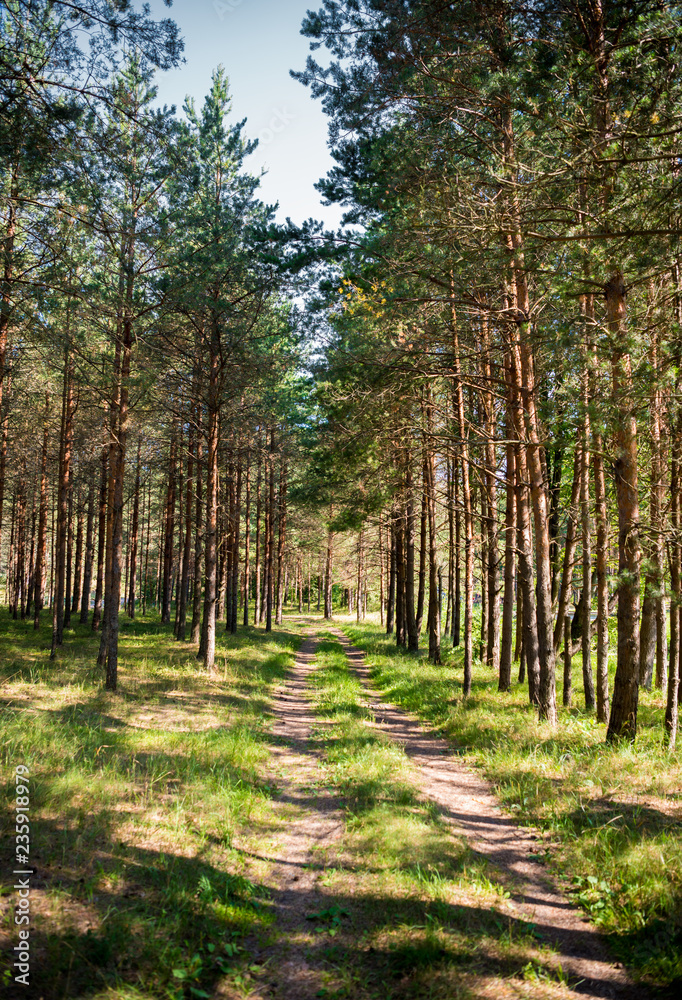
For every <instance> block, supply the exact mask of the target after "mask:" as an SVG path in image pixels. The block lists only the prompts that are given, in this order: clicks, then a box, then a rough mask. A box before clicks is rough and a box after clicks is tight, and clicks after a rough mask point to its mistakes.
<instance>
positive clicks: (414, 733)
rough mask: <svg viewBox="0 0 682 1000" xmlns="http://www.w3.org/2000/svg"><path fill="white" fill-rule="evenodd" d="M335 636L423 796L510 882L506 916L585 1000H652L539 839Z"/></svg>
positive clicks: (358, 654) (341, 637) (340, 635)
mask: <svg viewBox="0 0 682 1000" xmlns="http://www.w3.org/2000/svg"><path fill="white" fill-rule="evenodd" d="M333 631H334V633H335V634H336V635H337V636H338V638H339V641H340V642H341V643H342V645H343V647H344V649H345V651H346V654H347V656H348V658H349V660H350V664H351V667H352V669H353V670H354V671H355V672H356V673H357V675H358V677H359V679H360V680H361V682H362V684H363V687H364V688H365V690H366V692H367V694H368V695H369V698H370V709H371V710H372V711H373V712H374V715H375V720H376V721H375V723H374V724H375V725H376V726H377V727H378V728H379V729H381V730H382V731H383V732H384V733H385V734H387V735H388V736H390V738H391V739H393V740H396V741H397V742H398V743H400V744H402V745H403V746H404V748H405V752H406V753H407V755H408V757H409V758H410V760H411V761H412V762H413V764H415V765H416V766H417V767H418V768H419V771H420V782H419V788H420V791H421V793H422V794H423V795H424V796H426V797H428V798H430V799H432V800H433V801H435V802H436V803H437V804H438V805H439V806H440V809H441V811H442V815H443V817H444V818H445V819H446V820H447V821H448V822H449V823H450V824H451V825H452V827H453V828H454V829H455V830H456V831H457V832H458V833H460V834H464V835H465V836H466V838H467V839H468V841H469V844H470V845H471V847H472V848H473V850H475V851H476V852H477V853H479V854H481V855H482V856H483V857H485V858H486V859H487V860H488V861H489V862H491V863H492V864H493V865H495V867H496V868H497V869H498V871H499V873H500V875H501V877H502V879H503V881H504V882H505V884H507V883H508V885H507V888H508V889H509V891H510V898H509V899H507V900H505V903H504V905H503V906H501V907H500V909H502V910H505V911H506V912H507V913H509V914H510V915H512V916H513V917H515V918H517V919H522V920H527V921H531V922H532V923H533V924H535V925H536V928H537V932H538V933H539V934H541V935H542V939H543V941H544V942H545V943H547V944H549V945H552V946H553V947H555V948H556V949H557V951H558V952H559V956H558V961H559V963H560V965H561V967H562V969H563V971H564V973H566V974H567V975H568V977H569V981H570V982H571V985H572V988H573V990H574V991H576V992H577V993H579V994H581V995H582V996H588V997H610V998H617V1000H621V998H622V1000H625V998H627V1000H635V998H637V1000H644V998H645V997H648V996H649V993H648V992H647V991H645V990H643V989H642V988H641V987H639V986H635V985H634V984H632V982H631V981H630V980H629V978H628V976H627V975H626V973H625V972H624V970H623V969H622V968H621V967H619V966H616V965H614V962H613V960H612V959H611V958H610V956H609V954H608V951H607V949H606V946H605V944H604V942H603V940H602V939H601V937H600V936H599V934H598V932H597V930H596V929H595V928H594V927H593V926H592V925H591V924H590V923H589V922H588V921H587V920H586V918H585V917H584V915H583V914H582V913H581V911H580V910H578V909H576V908H575V907H574V906H573V905H572V904H571V903H570V902H569V901H568V900H567V899H566V897H565V896H563V895H562V894H561V893H560V892H559V891H558V890H557V888H556V886H555V885H553V883H552V881H551V879H550V877H549V875H548V874H547V872H546V870H545V869H544V867H543V866H542V865H541V864H540V863H539V862H538V860H537V859H536V858H533V857H532V855H534V854H536V852H537V850H538V842H537V839H536V838H534V837H533V835H532V833H530V832H529V831H528V830H527V829H523V828H522V827H518V826H516V825H515V824H514V822H513V821H512V820H511V819H508V818H507V817H505V816H504V815H503V814H502V812H501V810H500V807H499V805H498V804H497V800H496V798H495V796H494V794H493V792H492V790H491V788H490V786H489V785H488V783H487V782H486V781H484V780H483V778H481V777H480V775H478V774H477V773H476V772H475V771H472V770H471V769H470V768H468V767H467V766H466V765H465V764H463V763H462V762H461V761H459V760H457V758H456V757H454V756H453V755H452V752H451V748H450V747H449V745H448V743H447V742H446V741H445V740H444V739H442V738H439V737H436V736H432V735H429V734H428V733H427V732H426V731H425V730H424V729H423V728H422V726H421V725H420V724H419V723H418V722H417V721H415V720H414V719H412V718H410V717H409V716H407V715H406V714H405V713H404V712H403V711H402V710H401V709H399V708H396V706H395V705H391V704H390V703H389V702H387V701H385V700H383V699H382V697H381V695H380V694H379V693H378V692H377V691H376V690H375V689H374V687H373V686H372V684H371V681H370V675H369V668H368V666H367V665H366V663H365V661H364V657H363V653H362V651H361V650H359V649H356V648H355V647H354V646H353V645H352V644H351V643H350V641H349V640H348V639H347V637H346V636H345V635H344V634H343V632H341V631H340V630H339V629H333ZM449 751H450V752H449Z"/></svg>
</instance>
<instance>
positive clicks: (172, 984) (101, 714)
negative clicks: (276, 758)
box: [0, 611, 300, 1000]
mask: <svg viewBox="0 0 682 1000" xmlns="http://www.w3.org/2000/svg"><path fill="white" fill-rule="evenodd" d="M122 624H123V628H122V633H121V661H120V671H119V678H120V690H119V692H117V693H116V694H111V693H107V692H105V691H104V690H103V688H102V678H101V674H100V671H99V670H98V669H97V667H96V666H93V664H94V661H95V657H96V652H97V645H98V637H97V636H93V635H92V634H91V633H90V632H89V630H88V629H87V628H85V627H82V626H77V627H76V628H75V629H73V630H68V631H67V633H66V641H65V644H64V647H63V648H62V650H61V651H60V654H59V656H58V658H57V659H56V660H55V661H54V662H50V661H49V659H48V651H49V629H48V626H47V625H45V626H44V627H43V628H42V629H41V630H40V631H39V632H37V633H34V632H33V629H32V627H31V624H30V623H22V622H14V621H12V620H11V619H9V618H8V617H7V614H6V612H4V611H3V612H0V680H1V681H2V687H1V689H0V754H1V756H2V764H3V775H4V782H3V786H2V789H1V792H2V797H3V805H4V807H5V808H4V809H3V814H2V816H3V824H2V825H3V829H2V831H1V833H2V845H3V847H2V871H3V875H4V874H5V873H7V872H11V869H12V867H13V865H12V854H11V851H12V850H13V845H14V840H13V836H12V834H13V830H12V827H11V826H10V820H12V821H13V810H12V809H11V801H12V798H11V795H12V790H13V785H14V780H13V779H14V775H13V768H14V766H15V765H16V764H20V763H21V764H26V765H27V766H28V767H29V770H30V787H31V864H32V865H34V866H36V875H35V876H34V877H33V878H32V881H31V890H32V893H31V905H32V924H31V949H32V954H33V956H34V960H33V961H32V978H31V985H32V989H33V992H34V995H35V996H42V997H44V998H45V1000H51V998H57V997H59V998H62V997H70V996H74V997H75V996H89V997H90V996H92V997H105V996H106V997H107V998H109V1000H113V998H116V1000H124V998H129V997H130V998H132V997H136V998H142V997H145V998H152V997H154V998H157V997H158V998H169V1000H181V998H183V1000H184V998H189V997H195V998H201V997H205V996H210V995H211V991H212V989H213V988H214V986H215V984H216V983H218V982H219V981H221V982H224V981H225V978H226V977H227V981H228V982H232V983H233V986H234V988H235V989H237V990H239V989H241V988H242V987H243V986H244V984H245V983H246V981H247V979H248V976H249V971H248V965H249V955H248V951H247V950H246V946H245V944H244V941H245V940H247V939H248V938H249V936H250V937H253V935H254V934H259V933H260V934H267V933H269V932H268V927H269V925H270V924H271V922H272V919H273V917H272V914H271V913H270V909H269V903H268V898H267V892H266V891H265V889H264V888H263V887H262V886H260V885H258V884H257V883H255V882H254V881H252V880H251V879H250V878H248V877H247V876H246V875H245V873H244V872H245V865H244V861H243V854H242V852H241V851H240V850H238V849H236V848H235V847H234V846H233V840H234V838H235V836H236V835H237V834H238V835H239V837H240V842H241V841H245V842H247V843H248V844H249V846H250V847H251V848H252V849H256V850H257V849H258V845H259V843H260V842H261V840H262V839H263V838H267V837H270V836H271V835H272V831H273V829H275V828H276V826H277V820H276V818H275V817H274V815H273V809H272V803H271V790H270V788H269V786H268V785H267V783H266V782H264V781H262V780H261V778H260V776H259V774H260V770H261V766H262V765H263V763H264V762H265V761H266V760H267V758H268V755H269V743H268V736H267V728H266V725H265V719H264V713H265V712H266V710H267V707H268V704H269V698H270V693H271V689H272V686H273V684H274V683H277V682H279V681H281V680H282V678H283V677H284V675H285V672H286V670H287V668H288V667H289V666H290V665H291V663H292V662H293V652H294V650H295V649H296V648H297V646H298V644H299V641H300V638H299V636H298V635H297V634H296V633H295V631H294V630H293V629H280V630H278V631H275V632H273V633H271V634H270V635H268V636H266V635H265V634H264V633H263V632H262V631H261V630H258V629H245V630H241V631H240V634H239V635H238V636H236V637H235V636H226V635H224V634H222V635H220V636H219V640H218V647H217V656H216V664H217V673H216V674H215V675H211V676H209V675H207V674H206V673H205V672H204V671H203V669H202V668H201V666H200V664H199V663H198V662H197V660H196V649H195V647H191V646H188V645H186V644H181V643H177V642H175V641H174V640H173V639H172V637H171V636H170V634H169V629H168V628H163V627H161V626H160V625H159V623H158V621H156V620H154V619H152V618H148V619H142V620H137V621H135V622H129V621H127V620H126V621H124V622H123V623H122ZM11 884H12V882H11V880H10V881H9V882H7V883H6V885H5V889H4V891H5V892H11ZM4 912H5V914H6V917H5V922H4V926H3V928H2V932H3V938H5V940H11V943H14V937H13V931H14V927H13V924H12V923H11V916H12V915H11V914H10V912H9V908H6V909H5V911H4ZM3 943H4V942H3ZM8 973H9V969H6V970H5V972H4V976H5V980H7V982H8V983H9V980H10V976H9V975H8ZM0 981H2V980H0ZM13 989H15V990H16V991H17V992H16V995H17V996H19V995H23V994H22V993H21V992H20V991H21V990H22V989H23V987H20V986H16V987H13V985H10V986H9V993H8V994H7V995H8V996H12V995H14V993H13V992H12V991H13Z"/></svg>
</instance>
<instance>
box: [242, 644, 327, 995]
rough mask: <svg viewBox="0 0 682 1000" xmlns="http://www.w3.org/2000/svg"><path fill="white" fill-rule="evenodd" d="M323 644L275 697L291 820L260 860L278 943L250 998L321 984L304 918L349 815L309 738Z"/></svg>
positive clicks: (264, 958)
mask: <svg viewBox="0 0 682 1000" xmlns="http://www.w3.org/2000/svg"><path fill="white" fill-rule="evenodd" d="M318 641H319V640H318V639H317V638H316V637H315V636H308V637H307V638H305V639H304V641H303V643H302V645H301V647H300V649H299V651H298V653H297V654H296V658H295V662H294V668H293V670H292V672H291V674H289V676H288V678H287V680H286V683H285V685H284V686H283V687H282V688H280V689H279V691H277V692H276V694H275V698H274V700H273V706H272V715H273V717H274V724H273V726H272V729H271V733H272V735H273V736H274V738H275V741H276V743H275V746H274V748H273V751H272V760H271V765H270V767H269V769H268V771H269V774H268V776H269V777H270V778H271V779H272V780H273V783H274V784H275V785H276V787H277V802H278V803H281V804H282V809H281V810H280V811H281V812H283V813H284V815H285V818H286V822H285V825H284V829H283V830H282V832H281V833H280V834H279V835H278V837H277V851H276V855H275V856H270V857H267V858H260V859H258V860H261V861H267V862H269V863H270V865H271V867H270V868H269V874H268V878H267V881H268V884H269V887H270V889H271V897H272V905H273V907H274V910H275V913H276V915H277V932H278V935H279V940H278V942H277V944H276V945H273V946H271V947H266V948H264V949H263V950H262V951H261V952H260V953H254V955H253V957H254V958H255V960H256V961H257V962H263V963H265V965H266V968H268V969H269V970H271V972H270V974H269V975H268V976H267V977H266V978H268V979H269V980H270V982H268V983H267V984H265V983H264V984H263V985H261V987H260V991H259V992H258V993H252V994H250V995H251V996H252V997H271V996H277V997H282V998H284V997H287V998H288V997H291V998H292V1000H294V998H296V1000H308V998H311V997H315V996H316V994H317V993H318V991H319V989H320V969H319V968H315V967H313V966H312V965H311V964H310V962H309V960H308V957H307V955H308V953H309V950H310V949H309V944H310V934H311V930H312V927H311V923H310V921H308V920H307V919H306V918H307V916H308V915H310V914H312V913H315V912H316V911H319V910H320V909H321V908H324V906H325V905H326V904H325V901H324V892H323V889H322V887H321V886H320V885H319V880H320V878H321V877H323V871H324V864H325V862H326V860H327V855H328V851H329V848H330V847H331V846H332V845H333V844H334V842H335V841H337V840H338V839H339V838H340V837H341V836H342V834H343V831H344V820H343V813H342V809H341V803H340V801H339V800H338V798H336V797H335V796H334V795H333V794H332V793H331V792H330V791H329V789H328V788H326V787H325V786H324V784H323V773H322V770H321V767H320V763H319V759H318V758H317V756H316V755H315V754H314V753H313V751H312V750H311V747H310V743H309V737H310V733H311V729H312V727H313V725H315V724H318V723H317V720H316V719H315V715H314V711H313V708H312V705H311V703H310V701H309V698H308V694H307V688H308V679H309V675H310V673H311V671H312V670H313V664H314V659H315V649H316V647H317V644H318ZM282 942H285V948H284V951H283V949H282ZM261 991H262V992H261Z"/></svg>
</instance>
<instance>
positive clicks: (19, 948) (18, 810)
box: [12, 764, 33, 986]
mask: <svg viewBox="0 0 682 1000" xmlns="http://www.w3.org/2000/svg"><path fill="white" fill-rule="evenodd" d="M29 808H30V792H29V773H28V768H27V767H26V765H25V764H17V766H16V767H15V768H14V809H15V813H14V829H15V832H14V865H15V867H14V870H13V872H12V874H13V875H15V876H16V880H15V883H14V890H15V892H16V894H17V901H16V903H15V905H14V923H15V924H16V925H17V927H18V929H19V944H15V945H14V949H13V953H14V962H13V969H14V970H15V975H14V982H15V983H21V985H22V986H28V985H29V978H30V973H31V960H30V948H29V937H30V927H31V887H30V886H31V875H33V869H32V868H29V862H28V859H29V854H30V848H31V825H30V820H29Z"/></svg>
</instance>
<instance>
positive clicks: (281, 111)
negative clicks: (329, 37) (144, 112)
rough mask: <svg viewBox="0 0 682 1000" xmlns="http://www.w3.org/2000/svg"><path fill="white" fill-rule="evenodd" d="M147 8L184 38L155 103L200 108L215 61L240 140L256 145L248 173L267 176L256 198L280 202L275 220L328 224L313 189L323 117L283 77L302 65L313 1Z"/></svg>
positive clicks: (212, 0) (333, 212) (322, 164)
mask: <svg viewBox="0 0 682 1000" xmlns="http://www.w3.org/2000/svg"><path fill="white" fill-rule="evenodd" d="M151 7H152V12H153V14H154V16H155V17H168V16H170V17H172V18H173V20H175V22H176V23H177V24H178V27H179V28H180V32H181V34H182V36H183V37H184V40H185V53H184V54H185V60H186V61H185V63H184V65H182V66H180V68H179V69H176V70H172V71H171V72H169V73H161V74H159V76H158V81H157V82H158V85H159V99H160V101H161V102H162V103H165V104H176V105H177V106H178V108H181V107H182V104H183V102H184V100H185V97H186V95H187V94H189V95H191V96H192V97H194V98H195V99H196V102H197V104H198V105H199V106H200V105H201V102H202V100H203V97H204V95H205V94H206V93H207V91H208V89H209V86H210V82H211V72H212V70H213V69H214V68H215V67H216V66H217V65H218V64H219V63H222V64H223V66H224V67H225V69H226V70H227V74H228V76H229V78H230V85H231V90H232V98H233V105H232V106H233V113H234V118H235V119H236V120H239V119H242V118H247V119H248V121H247V124H246V129H245V132H246V134H247V136H248V137H249V138H252V139H255V138H258V139H259V148H258V149H257V150H256V152H255V153H254V154H253V155H252V156H251V157H250V160H249V161H248V169H249V170H250V172H252V173H256V172H258V171H259V170H260V169H261V168H262V167H265V168H266V169H267V171H268V173H267V175H266V176H265V177H264V178H263V181H262V185H261V198H262V199H263V200H264V201H266V202H268V203H269V204H272V203H274V202H276V201H278V202H279V205H280V208H279V211H278V217H279V218H280V219H281V220H284V218H286V216H290V217H291V218H292V219H293V221H294V222H302V221H303V220H304V219H307V218H310V217H311V216H312V217H314V218H317V219H322V220H323V221H324V222H325V223H326V224H327V225H329V226H335V225H336V224H337V223H338V221H339V220H340V217H341V212H340V210H339V209H338V208H337V207H336V206H333V207H330V208H325V207H324V206H322V205H321V203H320V196H319V194H318V192H317V191H315V189H314V187H313V185H314V184H315V182H316V181H318V180H319V179H320V177H322V176H324V175H325V174H326V172H327V170H328V169H329V168H330V166H332V163H333V161H332V159H331V157H330V155H329V151H328V148H327V119H326V117H325V115H324V114H323V113H322V109H321V107H320V102H319V101H313V100H312V99H311V97H310V94H309V91H308V90H307V88H305V87H303V86H301V84H300V83H297V82H296V80H292V79H291V78H290V76H289V70H290V69H296V70H298V69H303V67H304V65H305V60H306V57H307V55H308V51H309V48H308V39H306V38H304V37H303V36H302V35H301V34H300V28H301V22H302V20H303V17H304V16H305V13H306V10H307V9H309V8H312V9H317V4H316V3H315V2H314V0H313V2H311V0H308V2H306V0H174V3H173V6H172V7H171V8H170V10H169V9H168V8H166V7H164V5H163V3H162V0H154V2H153V3H152V4H151Z"/></svg>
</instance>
